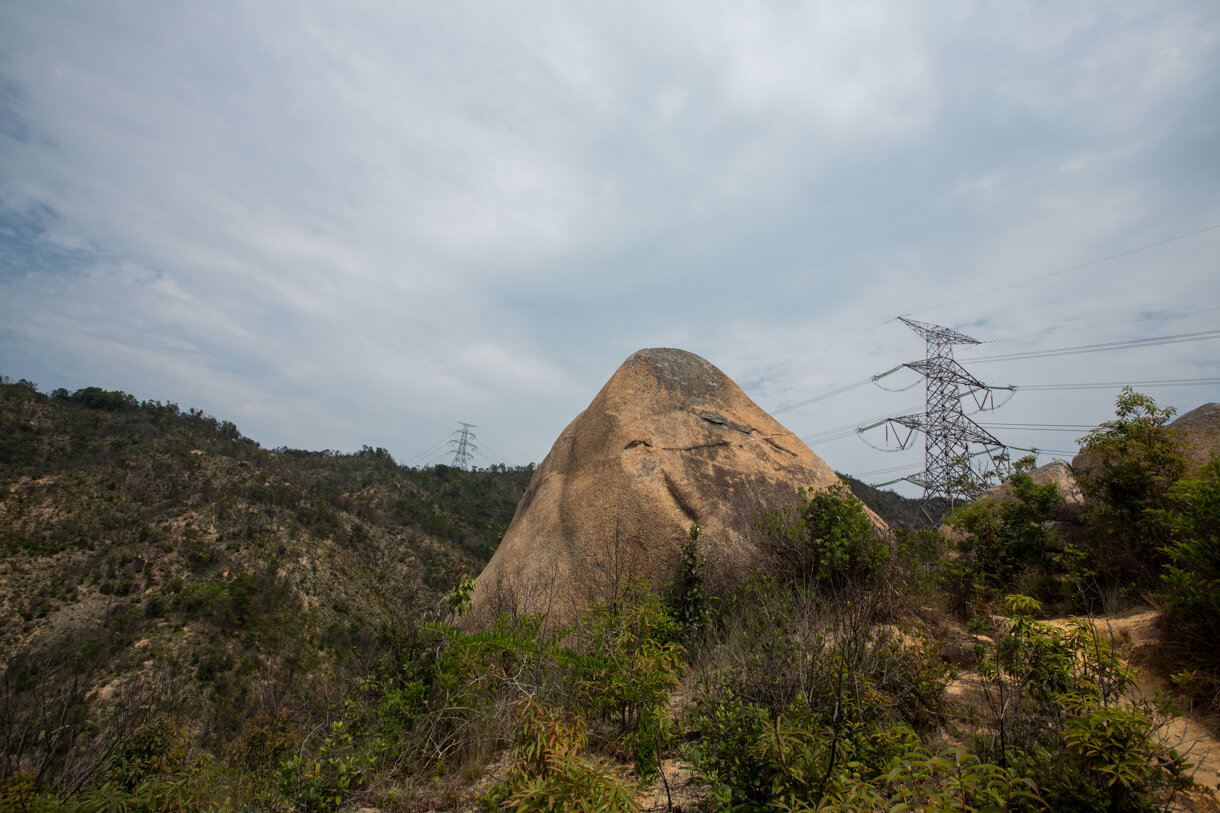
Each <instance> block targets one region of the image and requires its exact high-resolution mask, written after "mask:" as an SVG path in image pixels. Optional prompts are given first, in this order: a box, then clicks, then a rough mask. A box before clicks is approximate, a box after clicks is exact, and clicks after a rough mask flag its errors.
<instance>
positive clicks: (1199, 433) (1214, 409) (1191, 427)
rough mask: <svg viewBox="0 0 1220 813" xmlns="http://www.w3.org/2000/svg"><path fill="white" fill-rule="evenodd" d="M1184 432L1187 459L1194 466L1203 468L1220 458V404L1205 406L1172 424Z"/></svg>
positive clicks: (1183, 440) (1193, 410) (1181, 416)
mask: <svg viewBox="0 0 1220 813" xmlns="http://www.w3.org/2000/svg"><path fill="white" fill-rule="evenodd" d="M1170 426H1172V427H1173V428H1175V429H1178V430H1180V431H1181V432H1182V435H1183V437H1182V445H1183V446H1185V454H1186V458H1187V459H1188V460H1189V461H1190V462H1191V464H1192V465H1193V466H1201V465H1203V464H1204V463H1206V462H1208V461H1209V460H1211V457H1212V455H1216V456H1217V457H1220V404H1204V405H1203V406H1200V407H1196V408H1195V409H1192V410H1191V411H1190V412H1187V413H1186V414H1185V415H1180V416H1179V417H1178V419H1177V420H1175V421H1174V422H1173V423H1171V424H1170Z"/></svg>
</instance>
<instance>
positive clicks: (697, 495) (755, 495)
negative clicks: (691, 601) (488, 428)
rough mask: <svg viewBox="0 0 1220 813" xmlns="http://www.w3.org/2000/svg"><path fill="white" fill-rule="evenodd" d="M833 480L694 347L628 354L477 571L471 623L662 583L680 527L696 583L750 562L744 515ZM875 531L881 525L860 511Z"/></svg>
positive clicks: (674, 559) (734, 577)
mask: <svg viewBox="0 0 1220 813" xmlns="http://www.w3.org/2000/svg"><path fill="white" fill-rule="evenodd" d="M837 482H839V478H838V477H837V476H836V475H835V473H834V472H833V471H832V470H831V469H830V467H829V466H827V465H826V464H825V463H824V462H823V461H822V460H821V458H819V457H818V456H817V455H816V454H814V453H813V452H812V451H811V450H810V449H809V447H807V446H806V445H805V444H804V443H802V442H801V441H800V440H799V439H798V438H797V437H796V436H795V435H793V434H792V433H791V432H789V431H788V430H787V429H785V428H784V427H783V426H781V425H780V424H779V423H778V422H777V421H776V420H775V419H774V418H772V417H771V416H770V415H768V414H767V413H766V412H764V411H763V410H762V409H760V408H759V407H758V406H757V405H756V404H755V403H754V402H753V401H751V400H750V398H749V397H748V396H747V395H746V394H745V393H744V392H742V390H741V389H740V388H739V387H738V386H737V385H736V384H734V383H733V381H731V380H730V379H729V378H728V376H726V375H725V374H724V373H722V372H721V371H720V370H718V369H717V368H716V367H714V366H713V365H712V364H710V363H708V362H707V361H705V360H704V359H702V358H700V357H699V356H696V355H694V354H693V353H688V352H685V351H682V350H673V349H650V350H641V351H639V352H638V353H636V354H634V355H633V356H631V357H630V358H629V359H627V360H626V361H625V362H624V363H623V365H622V366H621V367H620V368H619V369H618V371H617V372H616V373H615V374H614V375H613V377H611V379H610V380H609V381H608V382H607V383H606V385H605V386H604V387H603V388H602V390H601V392H599V393H598V394H597V397H595V398H594V399H593V401H592V403H590V404H589V406H588V408H586V409H585V411H584V412H582V413H581V414H580V415H578V416H577V417H576V419H575V420H574V421H572V423H571V424H569V425H568V427H567V428H566V429H564V431H563V433H562V434H561V435H560V436H559V439H558V440H556V441H555V445H554V446H553V447H552V448H551V451H550V453H549V454H548V455H547V457H546V459H545V460H544V461H543V462H542V465H541V466H539V467H538V470H537V471H536V472H535V473H534V477H533V479H532V480H531V481H530V485H529V488H528V489H526V492H525V495H524V496H523V497H522V499H521V503H520V504H519V505H518V507H517V513H516V515H515V516H514V518H513V521H512V524H511V525H510V526H509V528H508V531H507V533H506V534H505V536H504V539H503V541H502V542H501V543H500V546H499V548H498V549H497V550H496V553H495V555H494V556H492V559H491V561H490V562H489V563H488V564H487V567H486V568H485V569H484V571H483V573H482V575H481V576H480V577H479V580H478V583H477V585H476V587H475V591H474V595H473V604H474V609H473V615H472V621H473V623H474V624H476V625H478V624H486V623H488V622H489V621H490V620H491V619H493V618H494V617H495V616H496V615H497V614H499V613H500V612H502V611H509V612H547V613H549V618H550V619H551V621H552V622H566V621H570V620H572V619H573V618H574V617H575V616H576V615H577V614H578V613H579V612H580V611H582V610H583V609H585V608H586V607H588V606H589V605H590V604H591V603H595V602H605V601H610V600H613V599H614V598H615V597H616V596H617V595H619V594H620V591H621V590H622V588H623V586H624V585H625V584H626V583H627V581H628V580H629V579H630V578H631V577H633V576H637V575H638V576H644V577H647V578H648V579H649V580H650V581H651V582H652V584H653V585H655V586H662V585H664V584H665V583H666V582H668V581H669V580H670V579H671V578H672V577H673V575H674V574H675V572H676V569H677V567H678V562H679V553H680V548H681V545H682V542H683V541H684V540H685V539H687V538H688V532H689V529H690V527H691V525H692V524H694V523H699V525H701V526H702V528H703V531H702V535H701V536H700V538H699V543H700V545H701V547H702V550H703V553H704V555H705V557H706V559H707V580H708V582H709V586H710V587H711V588H712V589H713V590H716V589H724V588H726V587H728V586H730V585H732V584H733V583H734V582H736V581H738V580H740V579H741V578H742V577H743V576H745V575H746V574H747V573H748V571H749V570H750V568H751V567H753V566H754V565H755V564H757V563H758V562H759V556H760V543H762V541H763V536H762V532H761V531H758V530H756V529H755V528H754V527H753V522H754V519H755V518H756V517H758V516H760V515H761V514H763V513H765V512H767V511H773V510H776V509H779V508H781V507H784V506H790V505H795V504H796V503H797V500H798V495H797V489H798V488H800V487H806V488H816V489H822V488H826V487H828V486H830V485H832V484H834V483H837ZM873 519H874V522H875V523H876V524H877V525H878V527H884V523H883V522H882V521H881V520H880V519H879V518H877V517H875V516H874V517H873Z"/></svg>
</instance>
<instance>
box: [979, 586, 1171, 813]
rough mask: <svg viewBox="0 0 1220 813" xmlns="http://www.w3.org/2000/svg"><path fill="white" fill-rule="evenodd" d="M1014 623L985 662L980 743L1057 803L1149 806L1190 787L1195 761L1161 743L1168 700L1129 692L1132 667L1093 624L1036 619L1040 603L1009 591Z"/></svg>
mask: <svg viewBox="0 0 1220 813" xmlns="http://www.w3.org/2000/svg"><path fill="white" fill-rule="evenodd" d="M1005 601H1006V604H1007V605H1008V607H1009V610H1010V612H1011V614H1012V615H1011V623H1010V625H1009V626H1008V629H1007V631H1006V633H1005V634H1004V635H1003V636H1002V637H1000V638H999V639H998V640H997V641H996V642H995V644H994V646H993V647H992V648H991V650H990V651H989V652H987V653H986V655H985V657H984V659H983V661H982V662H981V663H980V665H979V672H980V674H981V675H982V676H983V679H984V693H983V696H984V703H983V706H982V708H981V709H980V718H979V721H978V733H977V734H976V743H975V745H976V749H977V750H978V752H979V754H980V756H981V757H982V758H984V759H986V760H988V761H991V762H994V763H995V764H997V765H999V766H1000V767H1001V768H1004V769H1015V770H1017V771H1018V772H1019V775H1021V776H1027V777H1029V778H1031V779H1032V780H1034V781H1035V782H1036V784H1037V785H1038V788H1039V794H1040V796H1041V797H1042V798H1043V799H1045V801H1046V803H1047V804H1048V805H1049V806H1050V807H1051V808H1052V809H1055V810H1144V809H1152V808H1153V807H1155V806H1156V805H1157V804H1159V803H1161V802H1164V801H1165V799H1167V798H1168V797H1169V796H1170V795H1171V794H1172V792H1173V791H1174V790H1175V789H1176V788H1178V787H1182V786H1184V785H1186V784H1188V780H1187V779H1185V778H1184V777H1185V772H1186V770H1187V769H1188V768H1189V767H1190V766H1189V765H1187V764H1186V763H1185V761H1184V760H1183V758H1182V756H1181V755H1180V754H1178V753H1177V752H1176V751H1174V750H1173V749H1172V748H1170V747H1168V746H1166V745H1164V744H1162V743H1161V742H1159V741H1158V740H1157V732H1158V731H1160V730H1161V729H1162V727H1163V725H1164V723H1165V722H1166V721H1167V720H1168V718H1169V716H1170V710H1169V708H1168V706H1167V704H1165V703H1159V702H1152V701H1148V700H1144V699H1132V697H1131V690H1132V688H1133V687H1134V681H1135V678H1134V673H1133V672H1132V671H1131V669H1130V668H1129V667H1128V666H1127V665H1126V664H1124V663H1123V661H1122V659H1121V658H1120V657H1119V656H1118V654H1117V653H1116V652H1114V650H1113V648H1112V646H1111V643H1110V641H1109V639H1108V638H1104V637H1102V636H1101V635H1100V634H1099V633H1098V632H1097V631H1096V630H1095V629H1093V628H1092V627H1091V626H1090V625H1089V623H1088V622H1087V621H1083V620H1078V621H1076V622H1075V623H1073V624H1072V625H1071V626H1069V627H1068V628H1066V629H1064V628H1060V627H1055V626H1051V625H1049V624H1043V623H1039V622H1037V621H1034V620H1033V617H1032V614H1033V613H1035V612H1037V611H1038V609H1039V604H1038V602H1037V601H1035V600H1034V599H1032V598H1029V597H1027V596H1018V595H1013V596H1008V597H1007V599H1006V600H1005Z"/></svg>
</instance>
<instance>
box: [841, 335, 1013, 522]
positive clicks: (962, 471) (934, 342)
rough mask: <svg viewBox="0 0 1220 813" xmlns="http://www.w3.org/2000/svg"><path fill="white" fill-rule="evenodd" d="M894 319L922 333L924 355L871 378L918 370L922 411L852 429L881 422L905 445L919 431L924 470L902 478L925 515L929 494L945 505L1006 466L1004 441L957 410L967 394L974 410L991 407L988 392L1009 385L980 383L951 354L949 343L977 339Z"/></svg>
mask: <svg viewBox="0 0 1220 813" xmlns="http://www.w3.org/2000/svg"><path fill="white" fill-rule="evenodd" d="M899 320H900V321H901V322H902V323H903V324H905V325H906V326H907V327H909V328H911V330H914V331H915V332H916V333H918V334H919V335H921V336H923V337H924V341H925V342H926V344H927V357H926V358H924V359H922V360H921V361H912V362H908V363H907V364H900V365H898V366H897V367H895V368H894V369H892V370H888V371H886V372H884V373H880V374H878V375H875V376H873V381H878V380H879V379H881V378H884V377H885V376H887V375H889V374H890V373H893V372H896V371H897V370H900V369H903V368H906V369H909V370H914V371H915V372H917V373H919V374H920V375H922V376H923V377H924V378H925V379H926V380H927V399H926V403H925V407H924V413H923V414H922V415H903V416H901V417H897V418H887V419H886V420H884V421H879V422H877V423H875V424H872V425H871V426H865V427H861V428H860V429H857V430H856V431H857V433H863V432H865V431H867V430H869V429H873V428H875V427H877V426H880V425H882V424H885V425H886V436H887V438H888V436H889V433H890V431H891V430H892V431H893V432H894V437H895V440H897V442H898V448H899V449H906V448H909V444H910V441H911V438H912V437H913V436H914V434H915V433H916V432H922V433H923V434H924V438H925V441H924V470H923V471H922V472H921V473H919V474H916V475H911V476H909V477H904V478H902V479H904V480H907V481H908V482H911V483H914V484H915V485H918V486H922V487H923V497H924V514H925V516H927V517H928V519H931V512H930V510H929V509H928V506H927V500H928V499H929V498H930V497H941V498H943V499H944V500H945V501H946V502H947V503H948V504H949V506H950V507H952V506H953V505H954V504H956V502H957V501H958V500H959V499H962V498H965V499H972V498H974V497H976V496H978V495H979V494H980V493H981V492H982V491H983V490H984V489H986V487H987V485H988V479H989V477H990V476H991V475H992V474H993V473H995V472H1002V471H1003V470H1004V469H1005V468H1006V466H1007V461H1008V451H1007V448H1006V447H1005V445H1004V444H1003V443H1002V442H1000V441H999V440H998V439H997V438H996V437H995V436H994V435H992V434H991V433H990V432H988V431H987V430H986V429H984V428H983V427H981V426H979V425H978V424H977V423H975V422H974V421H973V420H971V419H970V418H969V417H968V416H967V415H966V414H965V412H963V410H962V399H963V398H965V397H967V396H972V397H973V398H974V401H975V404H976V405H977V406H978V408H979V409H980V410H984V409H988V410H990V409H995V408H996V404H995V401H994V399H993V397H992V392H993V391H994V390H1008V391H1010V392H1011V391H1012V390H1013V389H1014V388H1013V387H992V386H989V385H987V384H984V383H983V382H982V381H980V380H979V379H978V378H976V377H975V376H974V375H972V374H971V373H970V372H969V371H968V370H967V369H966V368H965V367H963V366H962V365H961V364H958V363H957V361H955V360H954V358H953V345H955V344H979V341H978V339H973V338H971V337H969V336H967V335H965V334H963V333H958V332H957V331H956V330H952V329H950V328H947V327H941V326H939V325H932V324H928V323H927V322H917V321H915V320H914V319H906V318H904V317H899ZM963 388H964V390H965V391H963ZM976 461H977V462H976Z"/></svg>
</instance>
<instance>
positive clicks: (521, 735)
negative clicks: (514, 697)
mask: <svg viewBox="0 0 1220 813" xmlns="http://www.w3.org/2000/svg"><path fill="white" fill-rule="evenodd" d="M513 714H514V716H515V717H516V719H517V726H516V730H515V732H514V742H515V745H514V751H513V763H512V766H511V767H510V768H509V770H508V774H507V776H506V777H505V779H504V781H503V782H502V783H500V784H498V785H496V786H493V787H492V788H491V789H490V790H489V791H488V792H487V793H485V794H484V797H483V801H484V804H486V805H487V806H488V807H493V808H494V807H499V808H501V809H503V810H515V811H520V813H533V812H534V811H538V812H539V813H541V811H563V810H580V811H588V813H602V811H605V813H611V811H615V812H617V811H638V810H639V809H640V807H639V804H638V803H637V802H636V800H635V788H634V786H632V785H631V784H630V783H628V782H625V781H624V780H622V779H621V778H619V777H618V776H616V775H615V774H614V772H613V771H612V770H610V769H609V768H608V767H607V766H605V765H604V764H602V763H600V762H598V761H596V760H594V759H591V758H590V757H588V756H586V755H584V754H583V753H582V752H583V751H584V748H585V745H586V744H587V738H586V736H585V733H584V729H585V724H584V721H583V720H582V719H581V718H580V717H579V716H572V715H568V714H565V713H564V712H562V711H561V710H558V709H555V708H552V707H549V706H547V705H545V704H543V703H541V702H540V701H539V700H538V699H537V698H535V697H532V696H526V697H523V698H521V699H520V700H519V701H517V702H516V703H515V704H514V708H513Z"/></svg>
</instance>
